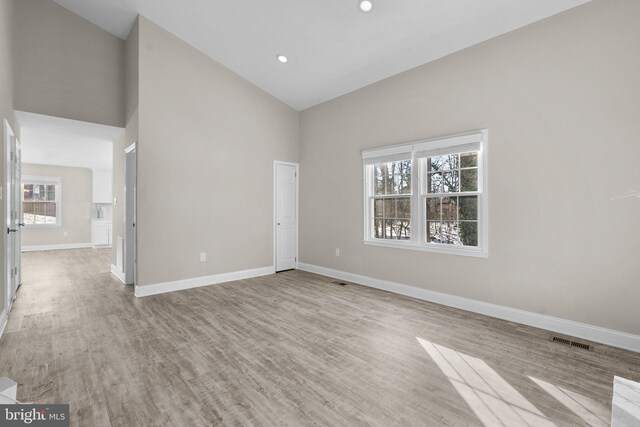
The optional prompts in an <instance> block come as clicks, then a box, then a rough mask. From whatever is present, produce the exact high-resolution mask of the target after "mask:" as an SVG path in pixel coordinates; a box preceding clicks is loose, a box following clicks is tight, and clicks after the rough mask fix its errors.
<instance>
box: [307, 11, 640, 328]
mask: <svg viewBox="0 0 640 427" xmlns="http://www.w3.org/2000/svg"><path fill="white" fill-rule="evenodd" d="M639 22H640V2H639V1H637V0H596V1H593V2H591V3H588V4H586V5H584V6H581V7H578V8H576V9H573V10H570V11H568V12H565V13H563V14H561V15H557V16H555V17H551V18H549V19H547V20H544V21H542V22H539V23H536V24H533V25H531V26H528V27H525V28H523V29H520V30H518V31H515V32H512V33H509V34H507V35H504V36H501V37H499V38H496V39H493V40H490V41H488V42H486V43H483V44H480V45H477V46H475V47H472V48H469V49H466V50H464V51H461V52H459V53H456V54H454V55H451V56H449V57H446V58H443V59H441V60H438V61H436V62H433V63H430V64H427V65H425V66H421V67H418V68H416V69H413V70H411V71H408V72H405V73H403V74H400V75H397V76H394V77H392V78H389V79H386V80H384V81H382V82H379V83H377V84H374V85H371V86H369V87H366V88H364V89H362V90H359V91H356V92H354V93H351V94H348V95H345V96H343V97H340V98H337V99H335V100H332V101H329V102H326V103H324V104H321V105H319V106H316V107H314V108H311V109H308V110H305V111H304V112H302V113H301V121H300V128H301V142H300V162H301V195H300V208H301V214H300V216H301V218H300V233H301V234H300V256H301V260H302V261H303V262H306V263H310V264H315V265H319V266H324V267H329V268H334V269H338V270H343V271H347V272H351V273H356V274H361V275H366V276H371V277H375V278H379V279H385V280H390V281H395V282H400V283H404V284H408V285H412V286H417V287H421V288H426V289H430V290H434V291H439V292H444V293H448V294H454V295H459V296H463V297H467V298H472V299H477V300H481V301H487V302H490V303H495V304H501V305H505V306H509V307H514V308H518V309H524V310H528V311H531V312H536V313H543V314H548V315H552V316H558V317H561V318H566V319H571V320H574V321H579V322H585V323H588V324H592V325H598V326H602V327H607V328H611V329H615V330H620V331H626V332H630V333H634V334H639V333H640V310H638V309H637V304H638V301H640V286H638V280H639V278H640V263H639V262H638V236H640V221H638V218H640V200H638V199H620V200H612V198H613V197H615V196H618V195H621V194H624V193H625V192H626V191H627V190H628V189H630V188H637V186H638V183H639V182H640V168H639V167H638V159H640V72H638V70H640V49H639V48H638V41H639V40H640V25H638V23H639ZM485 127H487V128H489V132H490V151H489V162H490V171H489V174H490V185H489V191H490V205H489V210H490V249H489V252H490V253H489V258H488V259H476V258H469V257H463V256H452V255H441V254H434V253H424V252H414V251H409V250H401V249H390V248H382V247H373V246H365V245H364V244H363V243H362V238H363V235H362V229H363V206H362V188H363V185H362V160H361V156H360V153H361V150H363V149H366V148H372V147H379V146H384V145H388V144H396V143H401V142H404V141H411V140H416V139H421V138H427V137H434V136H438V135H445V134H450V133H455V132H462V131H468V130H473V129H479V128H485ZM337 207H339V208H337ZM335 248H340V249H341V256H340V257H336V256H335Z"/></svg>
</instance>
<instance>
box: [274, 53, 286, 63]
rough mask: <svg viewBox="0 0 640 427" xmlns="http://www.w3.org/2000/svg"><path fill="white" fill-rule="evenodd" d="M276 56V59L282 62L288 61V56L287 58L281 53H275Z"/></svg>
mask: <svg viewBox="0 0 640 427" xmlns="http://www.w3.org/2000/svg"><path fill="white" fill-rule="evenodd" d="M276 58H277V59H278V61H280V62H282V63H283V64H286V63H287V62H289V58H287V57H286V56H284V55H283V54H281V53H279V54H277V55H276Z"/></svg>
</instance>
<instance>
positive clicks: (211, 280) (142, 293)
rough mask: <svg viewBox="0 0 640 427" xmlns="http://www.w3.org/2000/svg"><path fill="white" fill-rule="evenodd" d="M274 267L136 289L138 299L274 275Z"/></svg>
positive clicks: (155, 284) (137, 287)
mask: <svg viewBox="0 0 640 427" xmlns="http://www.w3.org/2000/svg"><path fill="white" fill-rule="evenodd" d="M274 273H275V268H274V267H273V266H269V267H261V268H254V269H251V270H242V271H233V272H230V273H221V274H214V275H212V276H203V277H194V278H193V279H184V280H175V281H173V282H164V283H154V284H152V285H143V286H137V285H136V287H135V294H136V296H137V297H146V296H149V295H157V294H164V293H167V292H173V291H181V290H184V289H191V288H199V287H201V286H209V285H217V284H218V283H225V282H233V281H235V280H243V279H250V278H252V277H259V276H266V275H269V274H274Z"/></svg>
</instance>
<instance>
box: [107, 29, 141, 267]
mask: <svg viewBox="0 0 640 427" xmlns="http://www.w3.org/2000/svg"><path fill="white" fill-rule="evenodd" d="M139 28H140V27H139V21H138V20H136V22H135V23H134V24H133V27H132V28H131V31H130V32H129V36H128V37H127V40H126V42H125V84H126V94H125V101H126V102H125V106H126V108H125V117H126V126H125V131H124V133H123V135H122V136H121V137H120V138H119V139H118V140H117V141H116V142H115V143H114V144H113V196H114V199H115V201H116V204H115V205H114V206H113V228H112V232H113V241H114V242H117V241H118V237H120V238H123V239H124V232H125V227H124V221H125V218H124V208H125V198H124V190H125V153H124V150H125V148H126V147H128V146H130V145H131V144H133V143H134V142H136V141H137V140H138V91H139V71H138V68H139V66H140V60H139V43H140V37H139ZM111 258H112V260H111V261H112V264H113V265H118V264H117V262H118V260H117V247H116V245H115V244H114V245H113V252H112V257H111ZM123 266H124V263H123Z"/></svg>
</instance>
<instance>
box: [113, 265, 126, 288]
mask: <svg viewBox="0 0 640 427" xmlns="http://www.w3.org/2000/svg"><path fill="white" fill-rule="evenodd" d="M111 274H113V275H114V276H116V277H117V278H118V279H119V280H120V281H121V282H122V284H124V272H123V271H120V270H119V269H118V267H116V266H115V265H113V264H111Z"/></svg>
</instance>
